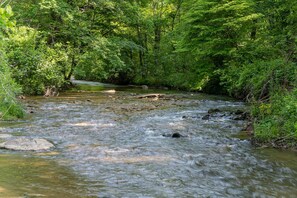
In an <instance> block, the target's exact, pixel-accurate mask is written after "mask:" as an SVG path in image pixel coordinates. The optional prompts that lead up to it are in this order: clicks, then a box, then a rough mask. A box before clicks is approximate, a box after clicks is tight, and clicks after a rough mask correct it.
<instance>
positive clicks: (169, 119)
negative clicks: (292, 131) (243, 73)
mask: <svg viewBox="0 0 297 198" xmlns="http://www.w3.org/2000/svg"><path fill="white" fill-rule="evenodd" d="M106 89H107V88H103V87H102V85H101V84H94V85H92V84H91V85H90V83H89V84H87V85H81V86H80V89H77V90H72V91H69V92H66V93H61V94H60V95H59V97H54V98H43V97H29V98H27V99H26V101H25V103H26V106H27V107H28V111H31V112H33V113H32V114H31V115H30V117H29V118H28V119H27V120H25V121H18V122H13V123H12V122H7V123H1V128H0V134H11V135H14V136H27V137H39V138H45V139H48V140H50V141H51V142H53V143H54V144H55V145H56V148H55V149H53V150H51V151H48V152H16V151H14V152H13V151H7V150H1V151H0V174H2V175H1V177H0V197H1V196H3V197H20V196H24V197H26V196H27V197H39V196H40V197H41V196H47V197H295V196H296V195H297V188H296V185H297V179H296V178H297V156H296V154H295V153H291V152H282V151H277V150H273V149H256V148H253V147H252V146H251V145H250V143H249V141H247V140H242V139H239V138H236V137H237V134H238V133H239V132H240V130H241V129H242V128H243V127H244V125H245V121H242V120H234V119H233V118H234V116H233V113H232V112H235V111H236V110H238V109H245V108H246V107H245V106H244V103H242V102H238V101H233V100H231V99H229V98H224V97H218V96H209V95H203V94H199V93H195V94H193V93H182V92H172V91H168V90H150V89H149V90H141V89H140V88H133V87H114V86H110V87H109V88H108V89H115V90H116V91H115V92H114V91H106ZM148 93H162V94H165V98H143V99H139V98H138V97H137V96H139V95H140V94H148ZM209 109H219V110H220V112H218V113H216V114H215V115H213V116H210V117H209V119H203V117H204V116H205V115H207V112H208V110H209ZM173 133H179V134H181V135H182V136H183V137H181V138H171V137H170V135H171V134H173ZM14 183H17V184H18V185H17V186H16V185H14Z"/></svg>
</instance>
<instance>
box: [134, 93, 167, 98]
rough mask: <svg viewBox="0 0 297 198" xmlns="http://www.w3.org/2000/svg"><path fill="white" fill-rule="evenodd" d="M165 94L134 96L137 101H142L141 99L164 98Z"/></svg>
mask: <svg viewBox="0 0 297 198" xmlns="http://www.w3.org/2000/svg"><path fill="white" fill-rule="evenodd" d="M164 96H165V94H144V95H139V96H136V98H138V99H143V98H164Z"/></svg>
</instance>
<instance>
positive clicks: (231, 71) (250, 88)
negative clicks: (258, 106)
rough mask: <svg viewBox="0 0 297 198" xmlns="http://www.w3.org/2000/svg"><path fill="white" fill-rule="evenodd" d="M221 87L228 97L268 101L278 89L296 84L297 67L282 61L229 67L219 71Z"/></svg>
mask: <svg viewBox="0 0 297 198" xmlns="http://www.w3.org/2000/svg"><path fill="white" fill-rule="evenodd" d="M220 73H221V79H222V82H223V83H222V85H223V86H225V88H226V89H227V90H228V91H229V93H230V95H233V96H236V97H240V98H246V99H247V100H249V101H252V100H262V99H268V98H269V96H271V95H273V93H274V92H275V91H277V90H278V89H280V88H281V89H288V90H289V89H292V87H294V85H295V84H296V76H297V65H296V64H295V63H292V62H287V61H286V60H283V59H274V60H262V61H261V60H258V61H255V62H254V63H250V64H245V65H242V66H237V65H231V66H230V67H229V68H227V69H226V70H224V71H220Z"/></svg>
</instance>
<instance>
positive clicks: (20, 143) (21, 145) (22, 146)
mask: <svg viewBox="0 0 297 198" xmlns="http://www.w3.org/2000/svg"><path fill="white" fill-rule="evenodd" d="M52 147H54V145H53V144H52V143H50V142H49V141H48V140H46V139H41V138H26V137H17V138H13V139H9V140H7V141H5V142H4V143H1V144H0V148H3V149H9V150H16V151H38V150H48V149H50V148H52Z"/></svg>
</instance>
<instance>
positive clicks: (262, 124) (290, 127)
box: [253, 89, 297, 141]
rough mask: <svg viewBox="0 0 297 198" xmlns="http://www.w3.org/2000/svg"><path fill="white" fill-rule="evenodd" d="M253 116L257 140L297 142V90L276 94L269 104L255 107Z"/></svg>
mask: <svg viewBox="0 0 297 198" xmlns="http://www.w3.org/2000/svg"><path fill="white" fill-rule="evenodd" d="M253 115H254V117H255V118H256V122H255V137H256V138H257V139H259V140H262V141H267V140H273V139H277V138H285V139H294V140H297V89H294V90H293V91H291V92H279V93H276V94H274V95H273V96H271V99H270V102H269V103H266V104H263V103H262V104H258V105H256V106H254V108H253Z"/></svg>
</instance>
